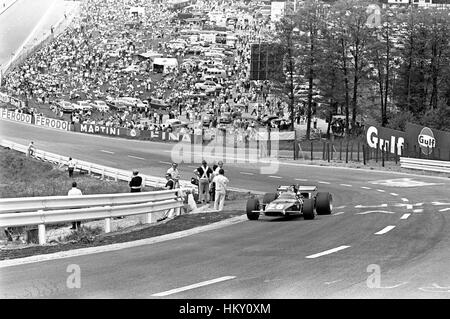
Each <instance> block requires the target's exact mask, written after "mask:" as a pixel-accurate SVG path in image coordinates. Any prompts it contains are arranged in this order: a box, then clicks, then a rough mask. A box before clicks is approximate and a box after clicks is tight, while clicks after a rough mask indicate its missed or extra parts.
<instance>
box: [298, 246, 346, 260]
mask: <svg viewBox="0 0 450 319" xmlns="http://www.w3.org/2000/svg"><path fill="white" fill-rule="evenodd" d="M349 247H350V246H339V247H336V248H333V249H329V250H325V251H323V252H321V253H317V254H314V255H309V256H306V258H317V257H320V256H324V255H329V254H332V253H335V252H337V251H339V250H343V249H346V248H349Z"/></svg>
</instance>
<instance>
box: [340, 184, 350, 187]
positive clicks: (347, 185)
mask: <svg viewBox="0 0 450 319" xmlns="http://www.w3.org/2000/svg"><path fill="white" fill-rule="evenodd" d="M339 185H341V186H346V187H352V185H349V184H339Z"/></svg>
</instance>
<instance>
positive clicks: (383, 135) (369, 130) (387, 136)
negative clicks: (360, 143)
mask: <svg viewBox="0 0 450 319" xmlns="http://www.w3.org/2000/svg"><path fill="white" fill-rule="evenodd" d="M405 139H406V133H405V132H402V131H397V130H393V129H389V128H386V127H381V126H376V125H370V124H369V125H366V142H367V146H369V147H370V148H373V149H376V148H378V149H380V150H383V149H384V150H385V151H386V152H388V153H391V154H397V155H402V149H403V148H404V147H405V145H404V144H405Z"/></svg>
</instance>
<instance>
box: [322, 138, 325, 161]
mask: <svg viewBox="0 0 450 319" xmlns="http://www.w3.org/2000/svg"><path fill="white" fill-rule="evenodd" d="M322 160H323V161H324V160H325V142H323V147H322Z"/></svg>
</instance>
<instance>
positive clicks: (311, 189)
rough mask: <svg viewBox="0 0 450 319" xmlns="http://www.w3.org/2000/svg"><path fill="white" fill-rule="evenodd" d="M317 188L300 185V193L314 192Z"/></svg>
mask: <svg viewBox="0 0 450 319" xmlns="http://www.w3.org/2000/svg"><path fill="white" fill-rule="evenodd" d="M316 190H317V186H299V187H298V191H299V192H300V193H312V192H315V191H316Z"/></svg>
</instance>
